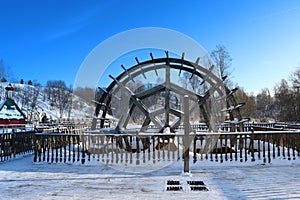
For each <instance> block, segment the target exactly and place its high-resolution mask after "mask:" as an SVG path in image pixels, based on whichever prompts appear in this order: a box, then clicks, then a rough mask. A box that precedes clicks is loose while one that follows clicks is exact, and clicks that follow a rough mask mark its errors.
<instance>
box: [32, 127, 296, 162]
mask: <svg viewBox="0 0 300 200" xmlns="http://www.w3.org/2000/svg"><path fill="white" fill-rule="evenodd" d="M189 137H190V138H189V140H190V146H189V147H190V152H192V154H193V161H194V162H198V161H201V160H210V161H217V162H221V163H222V162H225V161H239V162H248V161H260V162H262V163H266V162H268V163H270V162H272V160H273V159H276V158H283V159H287V160H294V159H296V158H298V157H299V156H300V153H299V152H300V132H299V131H269V132H267V131H255V132H234V133H229V132H227V133H203V132H197V133H196V132H195V133H191V134H190V136H189ZM34 145H35V148H34V150H35V156H34V161H35V162H81V163H85V162H87V161H91V160H97V161H102V162H105V163H129V164H132V163H135V164H140V163H147V162H150V163H156V162H159V161H161V160H164V161H174V160H180V159H183V156H182V155H183V149H184V148H183V134H176V135H174V134H169V135H167V134H164V135H162V134H148V133H147V134H142V133H141V134H136V135H126V134H122V135H117V134H79V135H74V134H58V133H39V134H36V138H35V141H34Z"/></svg>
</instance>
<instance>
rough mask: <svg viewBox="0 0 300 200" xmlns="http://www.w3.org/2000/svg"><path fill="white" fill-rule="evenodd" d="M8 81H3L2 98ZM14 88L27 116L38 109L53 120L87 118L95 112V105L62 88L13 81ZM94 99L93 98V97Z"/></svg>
mask: <svg viewBox="0 0 300 200" xmlns="http://www.w3.org/2000/svg"><path fill="white" fill-rule="evenodd" d="M7 86H8V83H1V85H0V92H1V97H0V100H1V101H3V100H4V99H5V87H7ZM12 86H13V88H14V92H13V99H14V100H15V102H16V103H17V104H18V106H19V107H20V108H21V109H22V111H23V112H24V114H26V116H27V115H28V113H29V112H33V111H35V110H36V109H37V110H38V111H39V112H41V111H42V109H43V110H44V111H45V112H46V114H47V117H48V118H50V116H51V117H52V119H53V120H57V119H59V118H85V117H86V116H91V115H93V114H94V105H93V103H91V101H89V102H88V101H87V100H85V99H83V98H81V97H79V96H76V95H75V94H73V93H71V92H70V91H67V90H62V89H61V88H51V89H49V88H47V87H42V86H38V85H37V86H32V85H27V84H16V83H12ZM91 100H92V99H91Z"/></svg>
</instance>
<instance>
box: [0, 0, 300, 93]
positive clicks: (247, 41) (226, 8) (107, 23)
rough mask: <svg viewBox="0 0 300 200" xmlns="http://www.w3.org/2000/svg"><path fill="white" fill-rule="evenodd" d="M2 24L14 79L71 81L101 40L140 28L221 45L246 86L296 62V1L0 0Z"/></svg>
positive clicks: (266, 81)
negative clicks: (162, 30)
mask: <svg viewBox="0 0 300 200" xmlns="http://www.w3.org/2000/svg"><path fill="white" fill-rule="evenodd" d="M0 27H1V28H0V59H3V61H4V64H5V65H6V66H8V67H9V68H10V71H11V72H12V75H13V77H14V79H15V80H20V79H21V78H23V79H24V80H25V81H27V80H34V79H36V80H37V81H38V82H40V83H42V84H45V83H46V81H47V80H64V81H65V82H66V83H67V84H68V85H70V84H73V82H74V79H75V77H76V73H77V71H78V69H79V68H80V65H81V63H82V62H83V61H84V59H85V58H86V56H87V55H88V54H89V53H90V52H91V51H92V50H93V49H94V48H95V47H96V46H97V45H98V44H99V43H101V42H102V41H104V40H106V39H107V38H109V37H111V36H113V35H115V34H118V33H120V32H123V31H126V30H129V29H134V28H140V27H162V28H168V29H172V30H175V31H179V32H181V33H183V34H186V35H188V36H190V37H192V38H193V39H195V40H196V41H197V42H198V43H199V44H200V45H202V46H203V47H204V48H205V49H206V50H207V51H208V52H210V51H212V50H214V49H215V47H216V45H218V44H222V45H224V46H225V47H226V48H227V51H228V52H229V53H230V55H231V57H232V58H233V61H232V66H231V70H232V80H233V81H234V82H236V83H237V84H238V85H239V86H241V87H243V88H244V89H245V90H246V91H247V92H257V91H259V90H260V89H261V88H264V87H268V88H269V89H273V86H275V84H276V83H278V82H280V80H281V79H282V78H284V79H289V75H290V74H291V73H292V72H293V71H294V70H295V69H296V67H299V66H300V64H299V63H300V54H299V52H300V38H299V35H300V1H298V0H287V1H283V0H245V1H239V0H199V1H158V0H152V1H114V0H112V1H101V0H87V1H76V0H75V1H71V0H45V1H34V0H26V1H23V0H0ZM132 59H133V60H134V58H132Z"/></svg>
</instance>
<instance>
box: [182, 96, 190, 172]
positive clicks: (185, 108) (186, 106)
mask: <svg viewBox="0 0 300 200" xmlns="http://www.w3.org/2000/svg"><path fill="white" fill-rule="evenodd" d="M183 111H184V138H183V145H184V148H183V149H184V156H183V157H184V170H183V172H184V173H189V172H190V170H189V168H190V166H189V161H190V156H189V152H190V148H189V146H190V144H189V141H190V139H189V134H190V122H189V121H190V120H189V118H190V113H189V112H190V109H189V96H188V95H185V96H184V100H183Z"/></svg>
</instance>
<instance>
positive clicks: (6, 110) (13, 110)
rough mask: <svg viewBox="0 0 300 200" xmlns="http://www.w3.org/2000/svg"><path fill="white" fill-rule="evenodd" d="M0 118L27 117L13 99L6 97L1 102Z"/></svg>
mask: <svg viewBox="0 0 300 200" xmlns="http://www.w3.org/2000/svg"><path fill="white" fill-rule="evenodd" d="M0 119H25V115H24V114H23V113H22V111H21V110H20V109H19V107H18V105H17V104H16V103H15V102H14V100H12V99H9V98H7V99H5V100H4V101H3V102H2V103H1V104H0Z"/></svg>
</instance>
